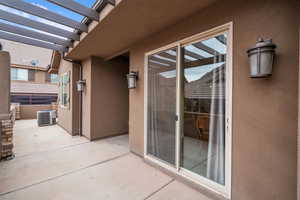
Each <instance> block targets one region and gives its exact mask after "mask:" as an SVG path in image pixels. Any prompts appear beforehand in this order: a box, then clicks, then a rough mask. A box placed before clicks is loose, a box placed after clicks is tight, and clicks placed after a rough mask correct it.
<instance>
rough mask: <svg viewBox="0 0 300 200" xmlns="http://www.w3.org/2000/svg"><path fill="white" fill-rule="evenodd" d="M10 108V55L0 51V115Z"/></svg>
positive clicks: (7, 111)
mask: <svg viewBox="0 0 300 200" xmlns="http://www.w3.org/2000/svg"><path fill="white" fill-rule="evenodd" d="M9 109H10V55H9V53H8V52H6V51H0V116H1V115H7V114H8V113H9Z"/></svg>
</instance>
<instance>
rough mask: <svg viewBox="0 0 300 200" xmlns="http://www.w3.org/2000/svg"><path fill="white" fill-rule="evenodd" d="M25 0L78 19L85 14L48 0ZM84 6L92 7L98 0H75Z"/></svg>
mask: <svg viewBox="0 0 300 200" xmlns="http://www.w3.org/2000/svg"><path fill="white" fill-rule="evenodd" d="M23 1H26V2H28V3H32V4H34V5H37V6H39V7H42V8H45V9H48V10H50V11H54V12H56V13H59V14H61V15H63V16H65V17H69V18H71V19H74V20H76V21H79V22H80V21H81V20H82V19H83V16H81V15H78V14H76V13H74V12H72V11H70V10H67V9H64V8H62V7H60V6H57V5H55V4H52V3H50V2H48V1H46V0H23ZM74 1H76V2H78V3H80V4H82V5H84V6H87V7H92V6H93V5H94V3H95V1H96V0H74Z"/></svg>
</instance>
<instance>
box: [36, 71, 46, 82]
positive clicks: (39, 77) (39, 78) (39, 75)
mask: <svg viewBox="0 0 300 200" xmlns="http://www.w3.org/2000/svg"><path fill="white" fill-rule="evenodd" d="M46 73H48V72H43V71H35V74H34V79H35V80H34V81H35V82H37V83H45V82H46Z"/></svg>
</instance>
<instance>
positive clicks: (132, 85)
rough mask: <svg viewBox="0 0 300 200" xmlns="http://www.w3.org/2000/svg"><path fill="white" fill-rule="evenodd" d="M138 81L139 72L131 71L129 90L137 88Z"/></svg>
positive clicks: (128, 75) (128, 77) (128, 80)
mask: <svg viewBox="0 0 300 200" xmlns="http://www.w3.org/2000/svg"><path fill="white" fill-rule="evenodd" d="M138 79H139V76H138V72H133V71H131V72H130V73H129V74H127V82H128V89H134V88H136V85H137V84H136V82H137V80H138Z"/></svg>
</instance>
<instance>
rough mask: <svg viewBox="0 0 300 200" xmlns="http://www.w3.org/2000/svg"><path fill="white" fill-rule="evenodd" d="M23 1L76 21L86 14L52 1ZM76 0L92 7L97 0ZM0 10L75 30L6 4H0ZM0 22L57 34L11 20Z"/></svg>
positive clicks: (79, 20)
mask: <svg viewBox="0 0 300 200" xmlns="http://www.w3.org/2000/svg"><path fill="white" fill-rule="evenodd" d="M23 1H25V2H27V3H31V4H33V5H35V6H39V7H41V8H44V9H46V10H49V11H53V12H55V13H57V14H60V15H63V16H65V17H68V18H71V19H73V20H75V21H78V22H81V21H82V19H83V18H84V16H82V15H79V14H77V13H75V12H72V11H70V10H68V9H65V8H62V7H60V6H57V5H55V4H53V3H50V2H48V1H46V0H23ZM74 1H76V2H78V3H80V4H82V5H84V6H87V7H92V6H93V5H94V3H95V2H96V1H97V0H74ZM0 10H4V11H7V12H11V13H14V14H17V15H21V16H23V17H26V18H29V19H32V20H35V21H39V22H42V23H46V24H48V25H52V26H55V27H59V28H62V29H64V30H67V31H74V29H72V28H70V27H67V26H64V25H61V24H58V23H55V22H52V21H49V20H46V19H44V18H41V17H37V16H34V15H30V14H28V13H24V12H22V11H19V10H15V9H13V8H9V7H6V6H2V5H0ZM0 22H2V23H7V24H11V25H14V26H19V27H22V28H25V29H30V30H34V31H37V32H41V33H44V34H48V35H52V36H55V35H53V34H50V33H46V32H43V31H39V30H35V29H32V28H29V27H24V26H22V25H19V24H15V23H11V22H7V21H5V20H1V19H0ZM56 37H59V36H56ZM60 38H61V37H60Z"/></svg>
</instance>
